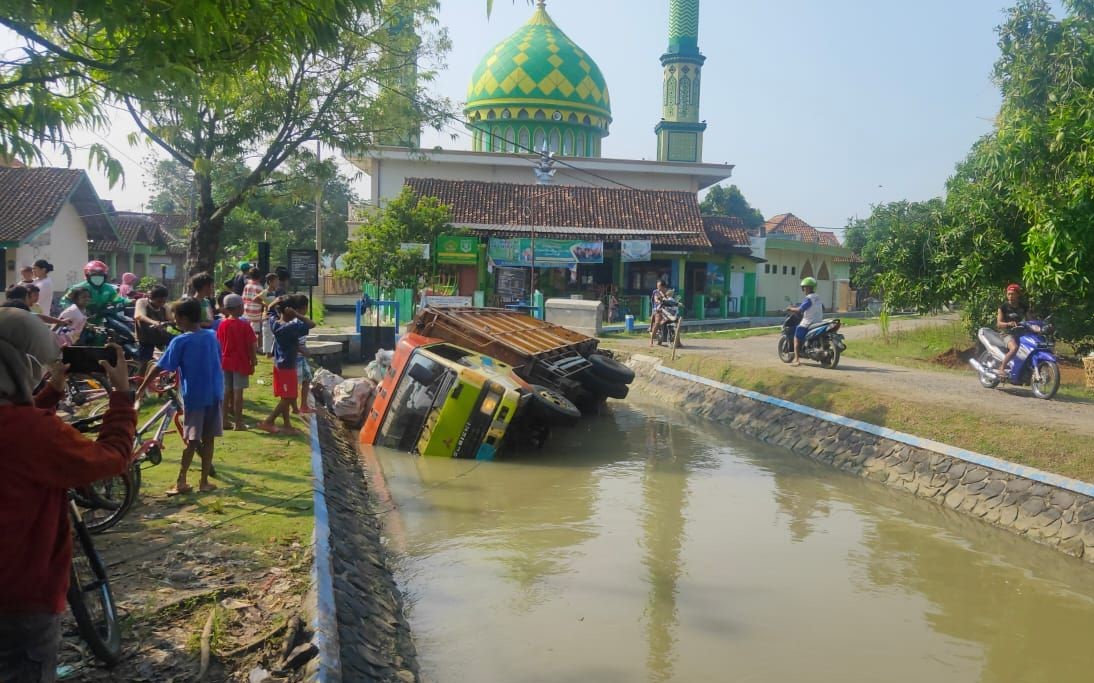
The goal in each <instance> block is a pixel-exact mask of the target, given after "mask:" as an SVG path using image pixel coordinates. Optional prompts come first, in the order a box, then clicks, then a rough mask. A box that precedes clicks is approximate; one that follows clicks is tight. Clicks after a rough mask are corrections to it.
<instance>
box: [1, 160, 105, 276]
mask: <svg viewBox="0 0 1094 683" xmlns="http://www.w3.org/2000/svg"><path fill="white" fill-rule="evenodd" d="M117 239H118V235H117V233H116V231H115V228H114V221H113V219H112V218H111V216H110V215H109V213H108V212H107V211H106V209H105V208H104V205H103V203H102V202H101V201H100V200H99V196H98V195H97V194H96V193H95V188H94V187H93V186H92V184H91V180H90V179H89V178H88V177H87V174H86V173H84V172H83V171H80V170H73V169H66V168H0V258H2V259H3V264H4V268H3V270H2V275H3V277H2V282H0V284H3V286H4V287H7V286H8V285H9V284H12V283H15V282H18V281H19V269H20V268H22V267H24V266H29V265H31V264H33V263H34V262H35V261H37V260H38V259H45V260H46V261H49V262H50V263H52V264H53V268H54V270H53V273H52V279H53V285H54V293H55V295H60V294H62V293H64V291H65V289H67V288H68V287H70V286H72V285H73V284H75V283H76V282H79V281H80V280H82V279H83V277H84V276H83V267H84V264H86V263H87V260H88V242H89V241H91V240H117Z"/></svg>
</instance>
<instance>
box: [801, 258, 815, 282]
mask: <svg viewBox="0 0 1094 683" xmlns="http://www.w3.org/2000/svg"><path fill="white" fill-rule="evenodd" d="M802 277H803V278H805V277H813V264H812V263H810V262H809V259H805V265H803V266H802Z"/></svg>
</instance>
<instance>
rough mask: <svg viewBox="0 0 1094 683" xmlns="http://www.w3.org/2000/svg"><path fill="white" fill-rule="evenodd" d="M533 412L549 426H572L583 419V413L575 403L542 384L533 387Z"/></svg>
mask: <svg viewBox="0 0 1094 683" xmlns="http://www.w3.org/2000/svg"><path fill="white" fill-rule="evenodd" d="M532 410H533V411H534V413H535V415H536V416H538V417H539V418H541V419H542V420H543V421H544V422H546V423H547V424H549V425H572V424H574V423H575V422H577V421H578V420H579V419H581V411H580V410H578V409H577V406H575V405H574V403H573V401H571V400H570V399H568V398H566V397H565V396H563V395H562V393H561V392H559V391H558V390H556V389H552V388H551V387H545V386H543V385H542V384H533V385H532Z"/></svg>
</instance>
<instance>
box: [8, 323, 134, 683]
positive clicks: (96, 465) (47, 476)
mask: <svg viewBox="0 0 1094 683" xmlns="http://www.w3.org/2000/svg"><path fill="white" fill-rule="evenodd" d="M113 348H114V350H115V351H116V352H117V359H116V362H115V364H114V365H110V364H108V363H106V362H105V361H102V365H103V369H104V371H105V372H106V376H107V378H108V379H109V381H110V385H111V386H112V387H114V390H113V391H112V392H111V394H110V408H109V410H107V412H106V415H105V416H104V417H103V424H102V428H101V429H100V431H99V434H98V438H97V439H96V440H95V441H91V440H90V439H87V438H85V437H84V436H83V435H82V434H80V433H79V432H77V431H76V430H75V429H74V428H72V427H71V426H69V425H67V424H65V423H64V422H62V421H61V420H60V418H58V417H57V416H56V415H55V414H54V412H53V410H54V408H55V407H56V405H57V402H58V401H59V400H60V399H61V397H62V396H63V392H64V386H65V366H64V365H61V364H60V363H59V362H58V354H59V349H58V346H57V343H56V342H55V341H54V340H53V335H52V334H51V333H50V331H49V328H48V327H46V326H45V325H43V324H42V323H41V322H39V321H38V319H37V318H36V317H35V316H34V315H33V314H31V313H27V312H26V311H21V310H18V309H14V308H3V309H0V434H3V435H4V441H5V445H4V465H5V467H4V476H3V477H0V557H3V558H4V560H3V562H0V681H36V682H37V681H53V680H54V679H55V669H56V666H57V648H58V646H59V644H60V637H61V631H60V623H61V617H60V615H61V613H62V612H64V610H65V593H66V591H67V590H68V576H69V565H70V564H71V563H72V533H71V530H70V526H69V516H68V500H67V490H68V489H69V488H72V487H76V486H86V485H88V484H90V483H92V482H94V481H98V480H99V479H105V478H106V477H112V476H115V475H118V474H121V473H122V472H124V471H125V469H126V468H127V467H128V466H129V463H130V462H131V460H132V445H133V437H134V433H135V432H136V427H137V413H136V411H135V410H134V408H133V398H132V391H131V390H130V388H129V379H128V377H127V376H126V374H127V373H126V364H125V358H124V356H123V354H122V350H121V348H120V347H118V346H113ZM47 366H48V367H49V369H50V379H49V382H48V383H47V384H46V385H45V387H44V388H43V389H42V390H41V391H39V392H38V394H37V395H34V394H33V393H32V392H33V391H34V388H35V387H36V386H37V385H38V384H39V383H40V382H41V380H42V377H43V376H44V374H45V368H46V367H47Z"/></svg>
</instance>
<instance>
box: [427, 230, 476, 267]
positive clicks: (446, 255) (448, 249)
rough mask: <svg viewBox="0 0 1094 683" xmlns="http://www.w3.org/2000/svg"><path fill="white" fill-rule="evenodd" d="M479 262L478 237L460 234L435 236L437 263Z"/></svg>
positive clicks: (472, 263) (470, 264) (471, 264)
mask: <svg viewBox="0 0 1094 683" xmlns="http://www.w3.org/2000/svg"><path fill="white" fill-rule="evenodd" d="M478 262H479V238H478V237H465V236H461V235H440V236H439V237H437V263H450V264H453V265H458V266H473V265H475V264H477V263H478Z"/></svg>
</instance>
